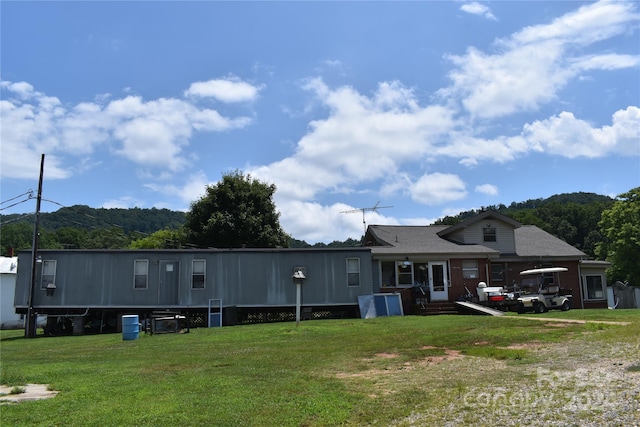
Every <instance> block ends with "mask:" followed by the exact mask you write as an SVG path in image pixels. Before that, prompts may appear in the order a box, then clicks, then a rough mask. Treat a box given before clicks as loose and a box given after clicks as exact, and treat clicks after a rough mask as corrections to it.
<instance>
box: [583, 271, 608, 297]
mask: <svg viewBox="0 0 640 427" xmlns="http://www.w3.org/2000/svg"><path fill="white" fill-rule="evenodd" d="M603 284H604V281H603V280H602V276H600V275H598V276H584V285H585V288H586V289H585V294H586V296H587V299H605V297H606V296H605V292H604V286H603Z"/></svg>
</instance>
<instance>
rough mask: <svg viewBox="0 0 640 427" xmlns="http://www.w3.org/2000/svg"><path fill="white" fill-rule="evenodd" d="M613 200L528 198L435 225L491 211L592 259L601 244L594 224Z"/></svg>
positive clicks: (589, 195)
mask: <svg viewBox="0 0 640 427" xmlns="http://www.w3.org/2000/svg"><path fill="white" fill-rule="evenodd" d="M613 203H614V199H612V198H611V197H608V196H602V195H599V194H594V193H567V194H558V195H555V196H551V197H549V198H548V199H532V200H527V201H525V202H520V203H516V202H513V203H511V204H510V205H509V206H508V207H507V206H505V205H494V206H486V207H483V208H481V209H479V210H471V211H466V212H462V213H460V214H459V215H456V216H447V217H444V218H442V219H440V220H438V221H437V222H436V224H445V225H454V224H457V223H458V222H460V221H463V220H465V219H467V218H470V217H473V216H475V215H477V214H478V213H480V212H482V211H485V210H495V211H497V212H500V213H501V214H503V215H506V216H508V217H510V218H513V219H515V220H516V221H518V222H520V223H521V224H527V225H535V226H538V227H540V228H541V229H543V230H545V231H547V232H549V233H551V234H553V235H554V236H556V237H559V238H560V239H562V240H564V241H565V242H567V243H569V244H570V245H572V246H574V247H576V248H578V249H580V250H581V251H583V252H584V253H586V254H587V255H589V256H591V257H594V256H595V247H596V244H597V243H599V242H600V241H602V234H601V233H600V230H599V226H598V222H599V221H600V218H601V216H602V212H603V211H604V210H605V209H609V208H611V206H613Z"/></svg>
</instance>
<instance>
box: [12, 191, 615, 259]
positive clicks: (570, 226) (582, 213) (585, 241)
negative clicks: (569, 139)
mask: <svg viewBox="0 0 640 427" xmlns="http://www.w3.org/2000/svg"><path fill="white" fill-rule="evenodd" d="M613 202H614V199H612V198H610V197H608V196H602V195H598V194H594V193H570V194H559V195H555V196H551V197H549V198H547V199H534V200H527V201H524V202H513V203H511V204H510V205H509V206H506V205H503V204H500V205H495V206H486V207H483V208H481V209H480V210H471V211H467V212H463V213H460V214H459V215H456V216H448V217H444V218H442V219H440V220H438V221H437V224H448V225H453V224H456V223H458V222H460V221H463V220H465V219H467V218H469V217H472V216H474V215H476V214H478V213H479V212H482V211H483V210H487V209H492V210H496V211H498V212H500V213H502V214H504V215H507V216H509V217H511V218H514V219H515V220H517V221H519V222H521V223H522V224H532V225H537V226H538V227H540V228H542V229H543V230H545V231H548V232H549V233H551V234H553V235H555V236H557V237H559V238H561V239H563V240H565V241H566V242H567V243H569V244H571V245H573V246H575V247H576V248H578V249H580V250H582V251H583V252H585V253H587V254H588V255H590V256H594V255H595V252H594V248H595V245H596V244H597V243H598V242H600V241H601V240H602V235H601V234H600V231H599V228H598V221H600V218H601V215H602V212H603V211H604V210H605V209H608V208H610V207H611V206H612V205H613ZM40 219H41V220H40V230H41V233H40V234H41V235H40V245H39V246H40V247H41V248H127V247H130V246H131V245H133V247H139V245H136V244H134V243H133V242H135V241H138V240H141V239H143V238H148V237H149V235H152V234H154V233H156V232H159V231H162V230H180V229H181V228H182V227H183V225H184V222H185V213H184V212H176V211H170V210H168V209H155V208H154V209H140V208H133V209H103V208H99V209H95V208H91V207H89V206H84V205H76V206H71V207H64V208H61V209H59V210H57V211H55V212H50V213H42V214H41V215H40ZM0 220H1V223H2V233H0V240H1V243H2V253H3V254H6V248H7V247H8V246H12V247H14V248H15V249H16V250H20V249H26V248H30V247H31V242H32V238H33V231H32V230H33V221H34V218H33V215H22V214H13V215H4V216H0ZM163 233H164V234H166V233H167V232H166V231H164V232H163ZM176 239H177V238H176V237H175V236H174V239H173V240H172V242H171V244H170V245H169V244H167V247H175V245H174V242H175V241H176ZM358 244H359V241H358V240H354V239H350V238H349V239H346V240H345V241H343V242H341V241H334V242H331V243H328V244H325V243H316V244H315V245H310V244H308V243H307V242H305V241H303V240H297V239H295V238H292V239H291V241H290V247H295V248H303V247H344V246H357V245H358Z"/></svg>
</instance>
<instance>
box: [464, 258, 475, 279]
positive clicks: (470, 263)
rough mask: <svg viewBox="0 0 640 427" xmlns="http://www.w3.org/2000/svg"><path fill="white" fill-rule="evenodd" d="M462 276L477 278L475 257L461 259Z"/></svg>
mask: <svg viewBox="0 0 640 427" xmlns="http://www.w3.org/2000/svg"><path fill="white" fill-rule="evenodd" d="M462 277H463V278H465V279H477V278H478V261H476V260H475V259H470V260H464V261H462Z"/></svg>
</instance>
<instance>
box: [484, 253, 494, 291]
mask: <svg viewBox="0 0 640 427" xmlns="http://www.w3.org/2000/svg"><path fill="white" fill-rule="evenodd" d="M490 265H491V257H490V256H488V257H487V262H486V263H485V265H484V274H485V276H486V278H487V283H488V284H489V286H492V285H491V276H489V273H490V271H489V266H490Z"/></svg>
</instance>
